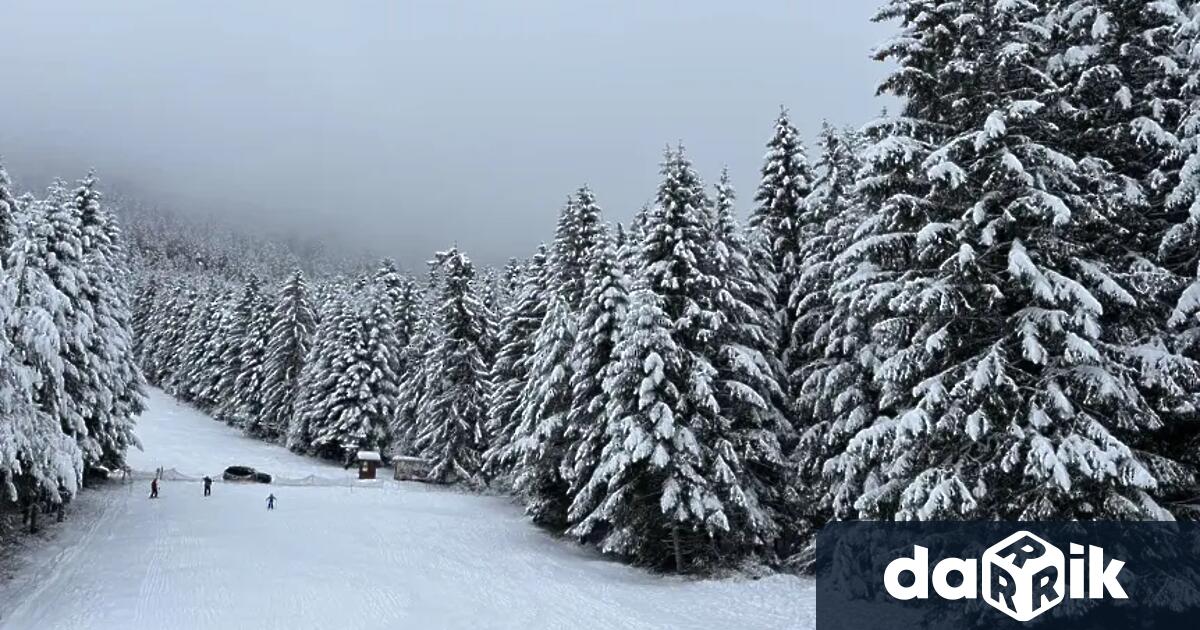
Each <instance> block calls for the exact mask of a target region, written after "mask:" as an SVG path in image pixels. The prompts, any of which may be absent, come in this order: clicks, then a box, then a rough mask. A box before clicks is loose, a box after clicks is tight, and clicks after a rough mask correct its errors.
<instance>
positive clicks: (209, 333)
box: [162, 284, 221, 404]
mask: <svg viewBox="0 0 1200 630" xmlns="http://www.w3.org/2000/svg"><path fill="white" fill-rule="evenodd" d="M215 292H216V289H215V287H213V286H211V285H207V284H204V285H201V286H199V287H197V298H196V307H195V308H193V309H192V312H191V314H190V315H189V316H188V319H187V323H186V324H185V326H184V335H183V345H181V346H180V347H179V348H177V349H176V352H178V353H179V355H180V356H181V357H182V364H181V369H180V370H179V371H178V372H177V373H175V374H173V375H171V377H170V378H169V379H167V381H166V382H164V383H163V384H162V388H163V389H164V390H165V391H166V392H167V393H169V394H171V395H172V396H174V397H176V398H179V399H181V400H185V401H188V402H192V403H196V404H199V401H197V395H198V393H199V392H201V391H202V390H203V389H204V387H205V385H206V383H205V381H204V376H205V374H204V372H203V371H202V370H201V369H200V368H201V366H202V365H203V364H204V355H205V351H206V349H207V348H208V343H209V341H210V340H211V339H212V337H213V328H214V327H213V323H214V322H216V321H217V320H218V314H219V312H220V309H221V303H220V301H218V300H216V299H215V298H214V293H215Z"/></svg>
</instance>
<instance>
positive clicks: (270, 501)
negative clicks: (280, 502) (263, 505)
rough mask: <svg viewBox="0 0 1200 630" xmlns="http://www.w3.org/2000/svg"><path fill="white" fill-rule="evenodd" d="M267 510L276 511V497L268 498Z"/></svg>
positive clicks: (270, 496)
mask: <svg viewBox="0 0 1200 630" xmlns="http://www.w3.org/2000/svg"><path fill="white" fill-rule="evenodd" d="M267 509H268V510H274V509H275V495H274V494H271V495H268V496H267Z"/></svg>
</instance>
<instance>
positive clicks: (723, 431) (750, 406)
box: [699, 171, 796, 562]
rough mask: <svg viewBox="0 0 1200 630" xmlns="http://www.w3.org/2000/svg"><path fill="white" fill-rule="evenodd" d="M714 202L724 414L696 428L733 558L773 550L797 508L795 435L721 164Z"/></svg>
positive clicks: (725, 545) (763, 302)
mask: <svg viewBox="0 0 1200 630" xmlns="http://www.w3.org/2000/svg"><path fill="white" fill-rule="evenodd" d="M715 192H716V195H715V197H714V199H713V207H712V209H711V217H710V225H711V227H710V230H711V235H710V239H711V243H712V246H711V248H710V252H711V253H710V256H709V263H710V264H711V265H712V271H711V273H712V275H713V277H714V278H716V279H717V281H718V283H719V286H718V290H717V292H716V294H715V296H716V298H715V302H714V306H715V308H716V310H717V311H718V312H719V313H720V315H721V316H720V321H721V327H720V328H719V329H718V331H717V334H716V337H715V344H714V346H715V353H714V354H713V356H712V359H711V360H712V363H713V366H714V367H715V368H716V381H715V383H716V389H715V398H716V400H717V404H718V406H719V409H720V412H719V414H720V415H719V420H718V422H716V423H714V425H713V426H712V427H711V430H710V431H708V432H706V433H705V434H701V435H699V438H700V440H701V442H702V443H703V444H705V445H706V446H707V447H708V448H710V449H711V450H712V455H711V456H712V458H713V461H712V462H711V463H710V464H708V466H709V468H710V469H711V470H712V471H713V475H712V488H713V491H714V492H715V493H716V494H717V495H718V496H719V497H720V498H721V500H722V501H723V502H724V504H725V510H724V512H725V517H726V519H727V520H728V528H727V531H724V532H721V533H720V535H719V537H717V538H716V540H715V543H716V544H715V546H716V547H717V550H718V552H719V553H720V554H722V555H723V556H725V557H726V558H727V559H729V560H731V561H734V562H736V561H737V560H740V559H741V558H744V557H746V556H747V555H750V554H760V555H763V556H765V557H767V558H768V559H773V558H774V556H775V547H776V543H777V541H778V537H779V533H780V527H781V525H780V524H781V521H785V520H791V519H792V517H793V516H794V513H795V511H796V508H795V500H794V493H791V492H789V490H788V488H787V483H786V482H787V479H788V475H787V474H786V473H787V465H786V462H785V459H784V454H783V448H782V446H781V444H780V442H781V440H787V441H791V440H792V434H793V428H792V426H791V423H790V422H789V421H788V419H787V416H786V414H785V413H784V409H785V407H786V405H787V400H786V398H785V395H784V392H783V388H782V387H781V385H780V381H781V380H782V369H781V367H780V364H779V361H778V359H777V358H776V348H777V344H778V339H777V338H776V337H775V334H776V332H777V329H776V328H775V322H774V320H773V318H772V316H771V314H770V312H769V311H767V310H766V307H767V306H768V305H769V304H770V303H771V298H770V295H769V287H764V286H762V285H761V284H759V283H758V274H756V273H755V272H754V270H753V269H751V267H750V248H749V244H748V243H747V241H746V240H745V238H744V237H743V232H742V230H741V228H740V227H739V226H738V224H737V221H736V219H735V218H734V190H733V186H732V185H731V184H730V182H729V174H728V172H727V171H722V173H721V178H720V180H719V181H718V183H717V185H716V191H715Z"/></svg>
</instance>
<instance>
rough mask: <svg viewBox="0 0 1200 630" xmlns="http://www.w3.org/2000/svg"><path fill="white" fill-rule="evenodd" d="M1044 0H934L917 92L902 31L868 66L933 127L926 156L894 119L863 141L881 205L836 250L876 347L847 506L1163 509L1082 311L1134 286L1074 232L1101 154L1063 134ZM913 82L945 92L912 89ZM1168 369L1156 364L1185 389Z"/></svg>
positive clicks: (1112, 514)
mask: <svg viewBox="0 0 1200 630" xmlns="http://www.w3.org/2000/svg"><path fill="white" fill-rule="evenodd" d="M894 4H900V3H894ZM906 4H907V3H906ZM921 4H923V5H924V4H926V3H921ZM1044 8H1045V6H1044V5H1041V4H1037V3H999V4H996V3H992V2H987V1H985V0H970V1H965V2H960V3H957V4H944V5H941V6H940V7H939V12H938V20H937V21H938V22H941V24H942V25H943V26H944V24H946V23H948V24H952V25H962V26H963V29H962V31H961V33H960V34H959V37H958V38H957V40H956V46H954V47H953V49H952V53H951V54H950V56H949V57H948V58H947V59H946V60H945V61H946V62H948V63H945V64H943V65H942V66H941V67H939V68H937V69H936V71H935V73H934V74H933V75H931V77H932V82H931V83H926V84H924V85H921V86H919V87H920V92H919V95H920V97H918V98H913V96H912V94H905V92H906V91H907V90H911V91H912V92H918V90H917V88H918V86H916V85H915V84H914V83H912V82H910V79H906V77H912V76H916V75H918V73H917V72H914V70H915V69H914V68H911V67H908V66H907V62H906V59H907V58H906V55H910V54H911V51H912V50H914V49H919V48H920V47H919V46H913V43H912V42H913V41H914V40H913V38H912V37H911V36H906V37H905V38H904V39H905V40H906V41H907V42H908V43H907V44H906V45H904V46H900V47H899V48H900V49H902V50H903V51H904V52H903V53H901V54H900V56H899V57H898V58H897V61H898V62H899V63H900V68H899V69H898V70H897V71H896V73H894V75H893V77H892V79H891V80H890V81H889V83H885V85H891V86H892V88H890V89H891V91H892V92H893V93H897V94H903V95H907V96H909V101H908V102H907V103H906V105H905V114H906V117H907V118H908V119H909V120H908V121H905V122H904V123H902V126H903V127H906V128H908V129H912V128H915V126H916V125H914V124H913V122H912V121H914V120H915V121H916V124H917V125H927V127H926V128H930V127H928V126H932V125H936V126H937V127H938V128H940V129H942V130H944V132H945V136H940V135H932V134H931V135H927V136H925V140H926V141H927V142H928V141H932V143H933V150H932V151H931V152H929V153H928V155H927V156H920V152H921V146H922V145H921V144H919V143H917V142H914V141H913V139H912V137H911V136H905V135H903V134H902V133H901V134H896V135H894V136H890V137H888V138H884V139H883V140H882V141H880V142H879V143H877V144H876V145H875V147H873V148H872V149H870V150H868V151H867V155H866V167H865V171H866V172H865V175H866V177H865V178H864V179H865V182H866V186H865V191H866V192H867V194H868V198H869V202H870V203H872V204H873V205H874V206H875V207H878V208H880V210H879V215H878V216H877V217H875V218H873V219H872V220H870V221H868V222H867V223H865V224H864V228H860V232H861V233H862V236H861V238H859V239H858V240H857V242H856V243H855V244H854V245H852V246H851V248H850V249H849V252H850V256H849V258H850V260H852V261H862V262H863V263H865V264H866V265H867V268H866V271H865V272H860V273H865V274H867V275H869V277H870V281H869V282H865V283H863V288H862V290H861V292H862V294H863V295H864V296H865V298H866V299H867V300H869V301H870V302H871V303H874V304H883V305H885V309H884V310H885V312H884V313H883V314H882V315H881V316H880V317H879V318H877V319H876V320H875V321H874V322H873V328H872V334H873V336H874V340H873V341H874V347H872V348H868V349H864V350H863V352H867V353H875V354H876V355H877V356H886V357H887V358H886V359H885V360H883V361H882V362H881V363H880V365H879V366H878V367H876V368H875V370H874V382H875V383H876V385H877V386H878V387H879V389H880V407H881V415H880V416H879V417H878V418H877V419H876V420H875V421H874V422H873V423H872V424H871V425H870V426H868V427H867V428H865V429H863V430H861V431H860V432H859V433H858V435H856V436H855V438H853V440H852V441H851V443H850V446H849V448H848V450H847V457H846V458H845V459H844V462H843V466H844V470H847V471H849V473H850V474H854V475H857V476H860V477H861V478H864V479H865V480H866V481H865V484H864V490H863V494H862V496H861V497H860V498H859V499H858V500H857V502H856V505H855V507H856V508H857V510H858V512H859V514H860V516H862V517H865V518H897V519H919V520H928V519H947V518H979V517H991V518H1019V519H1045V518H1065V519H1071V518H1162V517H1164V516H1165V515H1166V512H1165V510H1163V509H1162V507H1161V506H1160V505H1159V503H1158V502H1157V501H1156V500H1155V498H1154V497H1153V493H1154V492H1155V490H1156V488H1157V485H1158V479H1156V471H1158V470H1161V469H1162V467H1161V466H1160V465H1159V464H1158V462H1150V461H1148V458H1146V457H1144V456H1143V455H1142V454H1140V453H1138V452H1137V451H1135V450H1134V449H1133V448H1131V447H1130V446H1129V443H1130V442H1131V441H1132V440H1136V439H1138V438H1139V436H1140V435H1142V434H1144V433H1145V432H1148V431H1155V430H1158V429H1159V428H1161V426H1162V424H1163V420H1162V418H1161V417H1160V416H1159V415H1158V414H1157V413H1156V412H1155V410H1154V408H1153V406H1152V405H1151V404H1150V403H1149V402H1148V400H1147V394H1148V391H1147V390H1148V389H1150V387H1151V386H1150V385H1149V384H1147V383H1145V382H1143V381H1142V380H1141V379H1140V376H1139V375H1137V374H1134V373H1131V372H1130V371H1129V370H1128V369H1127V368H1126V366H1124V365H1123V364H1122V361H1123V359H1124V358H1125V357H1124V356H1123V355H1124V352H1125V348H1124V347H1122V346H1120V345H1119V344H1114V343H1113V342H1112V340H1111V339H1110V338H1108V337H1106V334H1105V330H1104V329H1103V327H1102V325H1101V318H1102V316H1103V313H1104V311H1105V310H1106V308H1119V307H1122V306H1136V304H1137V299H1136V298H1135V297H1134V296H1133V295H1132V294H1131V293H1130V292H1129V291H1128V290H1127V288H1126V287H1125V286H1123V285H1122V284H1121V282H1119V281H1118V279H1117V278H1116V277H1114V275H1113V274H1111V273H1110V272H1109V269H1110V268H1111V267H1112V264H1111V263H1112V261H1109V260H1105V259H1103V258H1098V257H1097V252H1095V251H1093V250H1092V249H1091V248H1090V247H1091V242H1090V238H1091V236H1092V235H1093V234H1094V233H1095V232H1096V230H1100V229H1104V227H1105V223H1106V221H1107V219H1108V215H1107V214H1106V213H1105V212H1104V210H1105V208H1104V207H1103V205H1102V204H1103V200H1102V199H1098V198H1097V197H1095V196H1093V195H1089V194H1088V192H1089V191H1091V190H1099V189H1104V183H1103V182H1097V181H1096V179H1097V178H1104V177H1109V176H1110V174H1109V173H1108V172H1107V170H1106V165H1105V164H1103V163H1102V162H1099V161H1097V160H1090V159H1087V158H1085V157H1083V156H1073V155H1071V154H1070V153H1069V152H1068V150H1069V149H1068V148H1067V147H1064V146H1063V145H1064V144H1066V142H1065V141H1064V139H1063V136H1062V133H1061V132H1062V126H1061V122H1062V120H1061V117H1062V112H1063V110H1064V108H1063V106H1062V103H1061V102H1060V99H1061V98H1062V94H1063V92H1062V89H1061V86H1059V85H1057V84H1056V83H1054V81H1053V78H1052V77H1051V76H1049V75H1048V74H1046V73H1045V72H1043V71H1042V68H1043V67H1044V66H1045V63H1046V59H1047V57H1048V55H1049V53H1050V51H1051V44H1052V42H1050V41H1049V40H1048V38H1047V36H1046V35H1047V31H1046V29H1044V28H1038V27H1039V23H1040V21H1041V20H1043V19H1044V15H1043V14H1042V13H1041V11H1042V10H1044ZM927 9H928V7H924V6H923V7H921V11H919V13H920V14H921V18H920V19H922V20H928V19H929V16H928V15H927V13H928V11H927ZM905 28H906V29H909V30H911V29H912V28H913V25H912V24H911V23H906V24H905ZM945 35H946V34H945V33H944V32H940V33H934V34H931V36H932V37H934V38H935V39H940V38H943V37H945ZM917 41H919V40H917ZM925 80H926V79H925V78H924V77H922V78H921V79H919V81H925ZM899 85H903V86H905V87H904V88H902V89H897V88H896V87H895V86H899ZM924 90H929V92H927V93H926V92H924ZM925 97H927V98H930V99H936V100H938V101H942V102H946V103H954V104H956V106H955V107H954V108H952V109H950V110H948V111H946V110H942V109H939V108H936V107H934V108H930V109H925V108H924V106H925V104H926V103H925V101H924V98H925ZM931 112H932V114H933V115H935V116H936V118H933V119H929V118H925V117H926V116H929V115H930V114H931ZM918 157H923V160H922V161H921V162H920V171H923V176H924V177H926V178H927V179H928V185H926V184H925V183H923V182H921V181H920V178H921V177H922V173H920V172H918V174H916V176H915V177H914V171H915V169H913V167H914V166H915V164H914V163H913V162H912V160H913V159H914V158H918ZM913 180H915V182H914V185H912V186H906V185H903V184H901V182H905V181H913ZM1172 367H1175V365H1173V366H1172ZM1188 370H1189V371H1191V370H1190V368H1188ZM1179 376H1180V374H1179V373H1177V372H1175V371H1174V370H1173V369H1172V370H1164V371H1161V372H1160V373H1159V374H1156V375H1155V377H1156V378H1162V379H1165V380H1167V381H1169V385H1170V386H1171V387H1177V388H1179V389H1185V388H1184V387H1183V386H1182V385H1181V384H1180V383H1178V382H1177V378H1178V377H1179Z"/></svg>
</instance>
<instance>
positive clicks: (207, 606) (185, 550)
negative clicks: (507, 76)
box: [0, 391, 814, 630]
mask: <svg viewBox="0 0 1200 630" xmlns="http://www.w3.org/2000/svg"><path fill="white" fill-rule="evenodd" d="M138 434H139V436H140V437H141V439H142V441H143V443H144V446H145V451H144V452H135V453H132V454H131V457H130V463H131V465H132V466H133V468H134V469H136V470H139V471H151V470H153V469H155V468H157V467H159V466H162V467H164V468H166V469H175V470H176V471H178V472H179V473H180V474H181V476H191V477H199V476H202V475H204V474H211V475H214V477H215V478H218V479H219V475H218V473H219V472H220V471H221V470H222V469H224V468H225V466H228V465H231V464H245V465H249V466H254V467H256V468H259V469H261V470H265V471H268V472H271V473H273V474H276V475H279V476H282V477H285V478H301V477H308V476H310V475H311V476H314V477H316V478H319V479H320V480H323V481H322V482H321V483H323V484H327V485H277V486H270V487H268V486H261V485H238V484H225V483H220V482H219V481H218V483H216V484H214V489H213V496H212V497H210V498H207V499H206V498H204V497H202V494H201V486H200V484H199V483H197V482H194V481H168V482H166V483H164V484H163V485H162V489H161V498H159V499H157V500H154V501H151V500H149V499H147V498H146V495H147V492H148V485H149V484H148V482H147V481H144V480H138V481H137V482H135V483H131V484H128V485H126V486H122V487H115V488H108V489H105V490H101V491H98V492H93V493H88V494H87V495H85V499H84V500H83V501H82V502H80V506H79V507H77V508H76V512H75V513H74V515H73V517H72V519H71V521H70V522H69V523H68V524H67V525H65V526H63V527H62V529H61V530H60V531H59V533H58V534H57V535H56V536H54V537H53V538H52V540H51V541H50V542H48V543H46V544H45V545H42V546H41V547H39V548H37V550H36V551H34V552H32V555H31V556H30V557H27V558H23V559H22V563H21V570H20V573H19V574H18V575H17V576H16V577H15V578H14V579H13V580H12V581H10V582H7V583H0V628H5V629H10V628H11V629H21V630H24V629H32V628H55V629H63V630H65V629H70V628H102V629H103V628H112V629H121V630H137V629H140V628H172V629H176V630H178V629H183V628H222V629H225V628H255V629H265V628H288V629H298V628H334V627H339V628H344V627H370V628H570V629H571V630H582V629H584V628H605V629H617V628H733V627H739V628H808V627H812V625H813V596H814V587H813V583H812V582H811V581H808V580H802V579H799V578H795V577H790V576H773V577H769V578H765V579H761V580H749V579H746V580H714V581H694V580H684V579H679V578H669V577H662V576H656V575H651V574H648V573H646V572H644V571H640V570H638V569H634V568H630V567H626V566H623V565H620V564H617V563H614V562H611V561H608V560H605V559H603V558H600V557H598V556H596V555H595V554H594V553H592V552H590V551H589V550H587V549H584V548H581V547H578V546H575V545H573V544H571V543H569V542H566V541H562V540H556V539H554V538H553V537H551V536H549V535H547V534H546V533H544V532H541V531H539V530H537V529H536V528H534V527H532V526H531V525H530V524H529V523H528V521H526V519H525V518H524V517H523V516H522V514H521V510H520V509H519V508H518V507H517V506H515V505H513V504H512V503H511V502H509V501H507V500H505V499H503V498H499V497H482V496H475V495H470V494H462V493H457V492H454V491H452V490H448V489H444V488H436V487H430V486H425V485H421V484H415V483H396V482H393V481H390V480H388V481H383V482H377V483H375V484H373V485H361V484H359V483H358V482H355V481H351V480H350V474H349V473H348V472H347V471H344V470H342V469H341V468H340V467H338V466H332V465H329V464H326V463H323V462H319V461H316V460H312V459H308V458H304V457H299V456H296V455H294V454H292V453H289V452H288V451H287V450H286V449H283V448H280V447H276V446H271V445H268V444H265V443H263V442H259V441H255V440H250V439H247V438H245V437H242V436H241V435H239V434H238V433H237V432H236V431H233V430H231V429H229V428H227V427H225V426H224V425H223V424H220V423H218V422H214V421H212V420H211V419H209V418H208V417H206V416H204V415H203V414H201V413H199V412H196V411H194V410H192V409H189V408H187V407H185V406H182V405H180V404H178V403H176V402H174V401H173V400H171V399H170V398H169V397H167V396H166V395H165V394H163V393H162V392H159V391H154V392H152V395H151V403H150V410H149V411H148V412H147V413H146V414H144V415H143V417H142V419H141V421H140V425H139V430H138ZM268 492H274V493H275V495H276V496H277V497H278V498H279V504H278V509H276V510H275V511H273V512H268V511H267V510H266V509H265V500H266V497H267V494H268Z"/></svg>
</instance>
